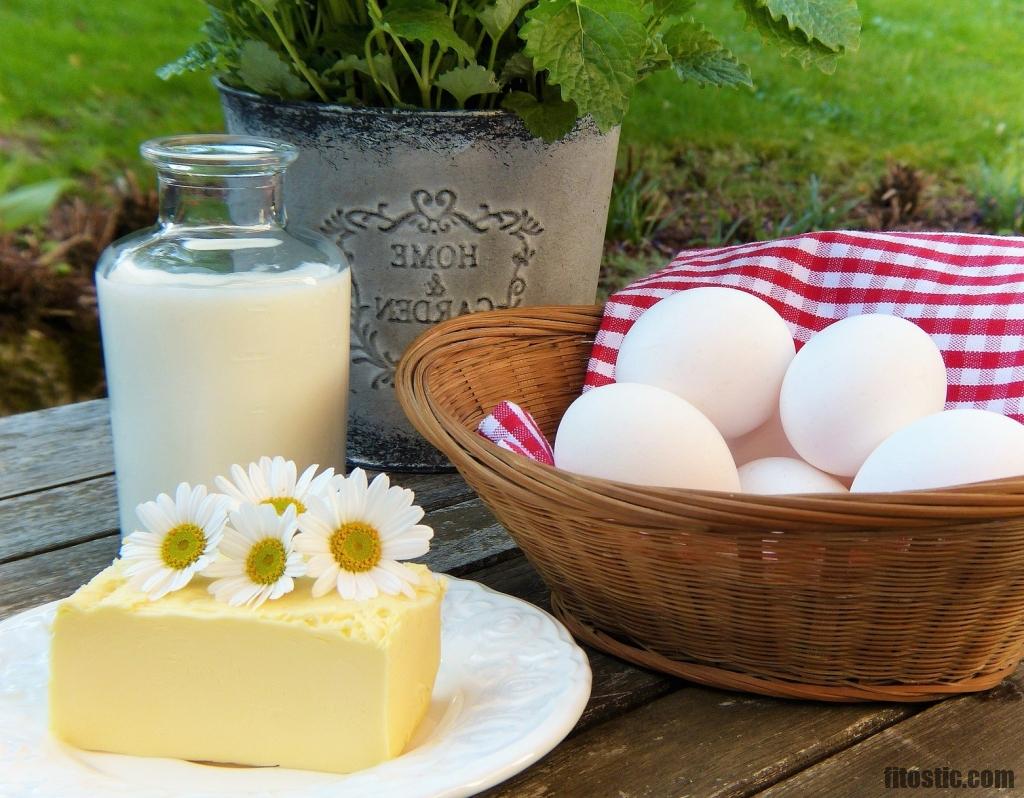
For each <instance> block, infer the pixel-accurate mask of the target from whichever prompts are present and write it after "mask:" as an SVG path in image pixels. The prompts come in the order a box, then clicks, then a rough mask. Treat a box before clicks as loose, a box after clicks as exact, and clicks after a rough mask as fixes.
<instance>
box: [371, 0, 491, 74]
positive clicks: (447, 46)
mask: <svg viewBox="0 0 1024 798" xmlns="http://www.w3.org/2000/svg"><path fill="white" fill-rule="evenodd" d="M378 22H379V24H380V26H381V28H383V29H384V30H386V31H387V32H388V33H390V34H391V35H392V36H396V37H398V38H400V39H410V40H412V41H416V42H421V43H423V44H425V45H429V44H435V43H436V44H437V45H438V46H439V47H440V48H441V49H442V50H454V51H455V52H457V53H458V54H459V55H461V56H462V57H463V58H465V59H466V60H467V61H472V60H473V56H474V55H475V54H474V52H473V48H472V47H471V46H470V44H469V43H468V42H467V41H466V40H465V39H463V38H462V37H461V36H459V34H457V33H456V32H455V26H454V25H453V24H452V20H451V17H449V16H448V12H447V11H446V10H445V7H444V6H442V5H441V4H440V3H437V2H434V0H391V2H389V3H388V5H387V8H385V9H384V13H383V16H382V17H380V19H379V20H378Z"/></svg>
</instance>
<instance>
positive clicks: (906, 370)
mask: <svg viewBox="0 0 1024 798" xmlns="http://www.w3.org/2000/svg"><path fill="white" fill-rule="evenodd" d="M945 401H946V368H945V365H944V364H943V362H942V353H941V352H940V351H939V349H938V347H937V346H936V345H935V343H934V342H933V341H932V339H931V338H930V337H928V334H927V333H926V332H925V331H924V330H922V329H921V328H920V327H918V326H917V325H915V324H912V323H911V322H909V321H906V320H904V319H900V318H897V317H896V316H884V315H878V314H868V315H864V316H852V317H850V318H848V319H843V320H842V321H838V322H836V323H835V324H832V325H830V326H829V327H826V328H825V329H824V330H822V331H821V332H820V333H818V334H817V335H815V336H814V337H813V338H811V340H810V341H808V342H807V343H806V344H805V345H804V347H803V349H801V350H800V351H799V352H798V353H797V355H796V357H795V358H793V362H792V364H791V365H790V367H789V371H787V372H786V379H785V380H784V381H783V383H782V395H781V396H780V399H779V412H780V414H781V416H782V426H783V428H784V429H785V431H786V437H787V438H789V442H790V443H792V444H793V448H794V449H796V451H797V452H798V453H799V454H800V457H801V458H802V459H804V460H806V461H807V462H808V463H810V464H811V465H813V466H815V467H817V468H820V469H821V470H822V471H827V472H828V473H830V474H836V475H839V476H846V477H852V476H853V475H854V474H856V473H857V471H858V469H860V467H861V465H863V464H864V461H865V460H866V459H867V457H868V455H869V454H871V452H872V451H874V449H875V447H877V446H878V444H880V443H881V442H882V441H884V440H885V439H886V438H888V437H889V436H890V435H892V434H893V433H894V432H896V430H898V429H901V428H902V427H905V426H906V425H907V424H910V423H911V422H913V421H915V420H916V419H919V418H922V417H924V416H927V415H930V414H931V413H936V412H938V411H940V410H942V408H943V406H944V404H945Z"/></svg>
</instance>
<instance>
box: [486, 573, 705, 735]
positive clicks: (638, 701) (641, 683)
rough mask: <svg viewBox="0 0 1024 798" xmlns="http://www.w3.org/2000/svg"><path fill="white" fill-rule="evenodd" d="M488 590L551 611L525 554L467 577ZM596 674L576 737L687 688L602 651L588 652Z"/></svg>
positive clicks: (678, 681)
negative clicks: (499, 592)
mask: <svg viewBox="0 0 1024 798" xmlns="http://www.w3.org/2000/svg"><path fill="white" fill-rule="evenodd" d="M467 576H468V577H469V578H471V579H475V580H477V581H478V582H482V583H483V584H485V585H487V586H488V587H492V588H494V589H495V590H500V591H501V592H502V593H508V594H509V595H512V596H518V597H519V598H521V599H525V600H526V601H529V602H530V603H531V604H536V605H537V606H538V607H541V608H542V609H545V610H550V609H551V604H550V601H549V600H548V598H549V597H548V589H547V587H546V586H545V585H544V583H543V582H542V581H541V578H540V575H539V574H538V573H537V571H536V570H534V568H533V566H532V565H530V563H529V562H527V560H526V558H525V557H523V556H522V555H521V554H517V555H516V556H515V557H514V558H512V559H510V560H508V561H507V562H503V563H501V564H499V565H493V566H490V567H488V568H484V569H481V570H477V571H473V572H472V573H470V574H468V575H467ZM586 651H587V656H588V657H589V658H590V668H591V670H592V671H593V673H594V682H593V688H592V690H591V694H590V701H589V702H588V703H587V708H586V709H585V710H584V712H583V717H582V718H580V721H579V723H577V724H576V728H575V729H573V732H572V733H573V734H579V733H580V732H582V731H585V730H586V729H589V728H591V727H592V726H596V725H597V724H599V723H603V722H604V721H606V720H608V719H609V718H611V717H614V716H616V715H620V714H622V713H624V712H628V711H629V710H631V709H633V708H635V707H638V706H641V705H642V704H646V703H647V702H648V701H650V700H652V699H654V698H657V697H659V696H662V695H665V694H666V693H669V692H671V691H673V690H678V689H679V688H680V687H682V686H684V685H686V682H683V681H682V680H680V679H675V678H673V677H671V676H666V675H665V674H662V673H657V672H655V671H648V670H644V669H642V668H637V667H635V666H633V665H629V664H627V663H625V662H623V661H622V660H618V659H615V658H614V657H609V656H608V655H607V654H602V653H601V652H600V651H595V650H594V649H591V648H586Z"/></svg>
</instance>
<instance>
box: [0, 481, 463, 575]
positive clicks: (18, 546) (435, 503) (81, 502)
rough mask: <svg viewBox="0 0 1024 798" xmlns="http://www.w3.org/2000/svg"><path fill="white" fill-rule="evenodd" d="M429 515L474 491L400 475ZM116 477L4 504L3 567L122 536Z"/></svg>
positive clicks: (0, 513)
mask: <svg viewBox="0 0 1024 798" xmlns="http://www.w3.org/2000/svg"><path fill="white" fill-rule="evenodd" d="M393 479H394V481H395V482H396V483H398V484H400V485H403V486H404V487H408V488H410V489H412V490H414V491H415V492H416V501H417V502H419V503H420V504H421V505H422V506H423V507H424V508H425V509H426V510H428V511H429V510H435V509H438V508H441V507H445V506H448V505H450V504H453V503H456V502H464V501H466V500H467V499H469V498H471V497H472V496H473V491H472V490H471V489H470V488H469V486H468V485H467V484H466V483H465V482H464V481H463V480H462V478H461V477H459V475H458V474H397V475H395V476H394V477H393ZM117 525H118V520H117V499H116V494H115V488H114V478H113V477H112V476H105V477H96V478H94V479H89V480H84V481H81V482H73V483H71V484H68V485H61V486H59V487H56V488H50V489H48V490H44V491H40V492H38V493H28V494H24V495H21V496H15V497H13V498H9V499H4V500H2V501H0V530H3V534H0V563H3V562H9V561H11V560H16V559H20V558H22V557H28V556H31V555H33V554H39V553H41V552H44V551H51V550H53V549H56V548H61V547H63V546H69V545H74V544H75V543H81V542H84V541H87V540H93V539H95V538H97V537H101V536H103V535H107V534H117Z"/></svg>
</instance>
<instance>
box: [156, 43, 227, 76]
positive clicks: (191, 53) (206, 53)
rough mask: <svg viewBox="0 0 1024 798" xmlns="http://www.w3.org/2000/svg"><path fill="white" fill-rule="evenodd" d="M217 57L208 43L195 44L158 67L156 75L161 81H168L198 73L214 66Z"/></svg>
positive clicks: (215, 51)
mask: <svg viewBox="0 0 1024 798" xmlns="http://www.w3.org/2000/svg"><path fill="white" fill-rule="evenodd" d="M218 55H219V53H218V52H217V48H215V47H214V46H213V45H212V44H210V42H196V43H195V44H193V45H192V46H191V47H189V48H188V49H187V50H186V51H185V52H184V54H183V55H181V56H179V57H178V58H176V59H175V60H174V61H171V63H169V64H164V65H163V66H162V67H160V68H159V69H158V70H157V71H156V75H157V77H158V78H160V79H161V80H170V79H171V78H173V77H176V76H178V75H185V74H187V73H189V72H198V71H200V70H202V69H207V68H209V67H211V66H213V65H214V64H216V63H217V58H218Z"/></svg>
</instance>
